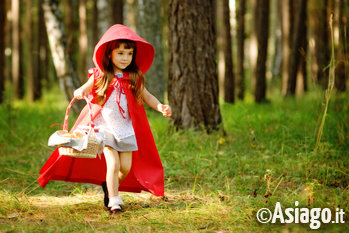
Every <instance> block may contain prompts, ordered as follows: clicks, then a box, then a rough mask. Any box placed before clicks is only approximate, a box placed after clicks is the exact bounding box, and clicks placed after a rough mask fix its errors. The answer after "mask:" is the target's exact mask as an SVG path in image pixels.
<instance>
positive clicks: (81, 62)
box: [79, 0, 88, 82]
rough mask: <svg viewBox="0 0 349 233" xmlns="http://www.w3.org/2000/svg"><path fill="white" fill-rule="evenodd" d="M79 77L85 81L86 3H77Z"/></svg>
mask: <svg viewBox="0 0 349 233" xmlns="http://www.w3.org/2000/svg"><path fill="white" fill-rule="evenodd" d="M79 19H80V21H79V28H80V37H79V77H80V80H81V81H82V82H85V81H86V80H87V77H88V74H87V27H86V1H85V0H80V1H79Z"/></svg>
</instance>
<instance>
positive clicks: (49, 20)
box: [42, 0, 83, 112]
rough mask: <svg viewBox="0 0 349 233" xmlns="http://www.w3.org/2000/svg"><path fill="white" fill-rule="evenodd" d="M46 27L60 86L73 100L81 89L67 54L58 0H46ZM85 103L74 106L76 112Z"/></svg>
mask: <svg viewBox="0 0 349 233" xmlns="http://www.w3.org/2000/svg"><path fill="white" fill-rule="evenodd" d="M42 7H43V10H44V17H45V25H46V30H47V35H48V39H49V43H50V48H51V54H52V58H53V62H54V66H55V69H56V74H57V76H58V78H59V84H60V87H61V89H62V91H64V93H65V96H66V98H67V100H68V101H70V100H71V99H72V98H73V94H74V90H75V89H77V88H78V87H80V85H81V83H80V81H79V78H78V75H77V73H76V72H75V70H74V69H73V66H72V63H71V59H70V56H69V54H66V53H65V51H66V48H65V47H66V36H65V32H64V26H63V21H62V18H61V13H60V11H59V8H58V1H57V0H44V2H43V5H42ZM82 106H83V103H80V104H79V102H78V104H74V105H73V109H74V111H75V112H79V111H80V110H81V109H82Z"/></svg>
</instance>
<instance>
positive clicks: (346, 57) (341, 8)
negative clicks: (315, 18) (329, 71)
mask: <svg viewBox="0 0 349 233" xmlns="http://www.w3.org/2000/svg"><path fill="white" fill-rule="evenodd" d="M345 4H348V3H345V2H344V1H341V0H336V12H338V13H337V14H338V20H337V27H338V32H339V34H338V44H337V56H336V57H337V58H336V61H337V64H336V69H335V72H336V75H335V78H336V80H335V82H334V84H335V87H336V89H337V90H338V91H339V92H345V90H346V88H347V85H346V81H347V77H348V67H349V54H348V44H346V43H348V42H347V41H348V38H347V36H348V35H346V33H347V32H346V30H345V29H346V26H347V25H346V24H348V15H346V14H345V8H346V6H345Z"/></svg>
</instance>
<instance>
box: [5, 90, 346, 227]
mask: <svg viewBox="0 0 349 233" xmlns="http://www.w3.org/2000/svg"><path fill="white" fill-rule="evenodd" d="M322 98H323V97H322V95H321V93H320V92H319V91H313V92H311V93H309V94H306V95H304V96H302V97H296V98H294V99H283V100H282V99H278V98H275V99H274V100H273V101H271V102H270V103H265V104H254V103H246V102H238V103H236V104H234V105H232V104H222V105H221V111H222V116H223V127H224V131H225V133H223V131H217V132H213V133H212V134H209V135H207V134H206V133H204V132H198V131H194V130H186V131H177V132H175V131H173V129H171V127H169V126H168V123H167V119H166V118H163V117H162V116H161V114H158V113H155V112H153V111H151V110H149V109H148V110H147V113H148V117H149V121H150V125H151V128H152V131H153V135H154V139H155V141H156V144H157V147H158V150H159V153H160V156H161V159H162V162H163V166H164V173H165V197H155V196H152V195H150V194H148V193H141V194H132V193H122V197H123V199H124V201H125V202H126V203H127V204H126V206H125V212H123V213H122V214H120V215H118V216H110V215H109V214H108V213H107V211H106V210H105V209H104V207H103V202H102V199H103V194H102V192H101V188H100V187H98V186H94V185H89V184H77V183H66V182H61V181H51V182H50V183H49V184H48V185H47V187H46V188H45V189H42V188H41V187H40V186H39V184H38V183H37V182H36V179H37V177H38V172H39V170H40V168H41V166H42V165H43V164H44V163H45V161H46V160H47V158H48V157H49V155H50V153H51V152H52V151H53V149H54V148H50V147H48V146H47V139H48V137H49V135H51V134H52V133H53V132H54V131H55V130H57V129H58V127H59V126H58V127H57V126H54V127H52V128H50V125H52V124H53V123H62V121H63V117H64V113H65V108H66V106H67V104H68V103H67V102H66V101H65V100H64V99H63V96H62V95H60V94H59V90H52V91H51V92H50V93H46V94H45V97H44V98H43V100H42V101H40V102H37V103H34V104H33V103H28V102H26V101H11V102H7V103H5V104H3V105H0V155H1V157H0V231H3V232H219V231H221V232H256V231H257V232H271V231H283V232H289V231H292V232H304V231H308V230H309V231H310V229H309V225H307V224H289V225H287V224H282V225H280V224H275V225H273V224H260V223H258V222H257V220H256V217H255V214H256V212H257V211H258V209H260V208H264V207H266V208H270V209H273V208H274V206H275V203H276V202H281V203H282V205H283V206H285V207H294V203H295V201H299V203H300V204H299V206H303V207H308V208H314V207H318V208H330V209H331V210H335V209H336V208H342V209H344V211H345V212H346V213H348V212H349V199H348V197H349V188H348V187H349V186H348V185H349V169H348V167H349V166H348V165H349V159H348V152H347V151H349V102H348V93H345V94H342V95H339V94H338V95H336V96H333V97H332V99H331V101H330V103H329V106H328V111H327V116H326V117H327V118H326V123H325V125H324V128H323V136H322V141H321V142H320V144H319V148H318V151H317V153H314V147H315V142H316V130H317V128H318V124H319V123H318V122H319V117H320V115H321V112H322V104H321V102H322ZM71 114H72V115H71V125H72V124H73V121H74V119H76V115H74V114H73V113H71ZM348 216H349V215H348V214H346V215H345V220H346V221H348V220H349V217H348ZM346 229H347V224H323V225H322V226H321V228H320V230H322V231H331V232H332V231H335V232H344V231H345V230H346Z"/></svg>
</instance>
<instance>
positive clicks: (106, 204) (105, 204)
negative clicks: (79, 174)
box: [102, 182, 109, 208]
mask: <svg viewBox="0 0 349 233" xmlns="http://www.w3.org/2000/svg"><path fill="white" fill-rule="evenodd" d="M102 188H103V192H104V206H105V207H107V208H108V204H109V197H108V189H107V183H106V182H102Z"/></svg>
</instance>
